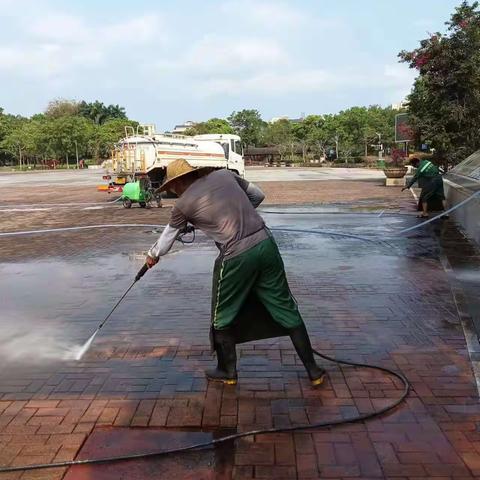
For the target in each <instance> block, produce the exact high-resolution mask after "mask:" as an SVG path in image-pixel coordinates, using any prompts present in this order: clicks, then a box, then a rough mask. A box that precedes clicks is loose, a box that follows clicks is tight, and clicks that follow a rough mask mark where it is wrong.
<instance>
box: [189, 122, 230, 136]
mask: <svg viewBox="0 0 480 480" xmlns="http://www.w3.org/2000/svg"><path fill="white" fill-rule="evenodd" d="M207 133H225V134H230V133H235V130H234V129H233V128H232V126H231V125H230V124H229V123H228V121H227V120H224V119H222V118H211V119H210V120H207V121H206V122H200V123H197V124H195V125H194V126H193V127H191V128H189V129H188V130H187V131H186V132H185V135H203V134H207Z"/></svg>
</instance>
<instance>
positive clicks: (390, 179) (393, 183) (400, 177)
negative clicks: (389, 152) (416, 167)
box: [383, 167, 408, 187]
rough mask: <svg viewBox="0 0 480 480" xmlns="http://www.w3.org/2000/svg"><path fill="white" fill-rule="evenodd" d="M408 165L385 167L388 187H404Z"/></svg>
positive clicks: (384, 171)
mask: <svg viewBox="0 0 480 480" xmlns="http://www.w3.org/2000/svg"><path fill="white" fill-rule="evenodd" d="M407 170H408V169H407V167H387V168H384V169H383V173H384V174H385V176H386V177H387V178H386V179H385V185H386V186H387V187H404V186H405V184H406V181H405V175H406V174H407Z"/></svg>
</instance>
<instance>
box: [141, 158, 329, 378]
mask: <svg viewBox="0 0 480 480" xmlns="http://www.w3.org/2000/svg"><path fill="white" fill-rule="evenodd" d="M161 190H162V191H166V190H169V191H173V192H174V193H175V194H177V195H178V197H179V199H178V200H177V203H176V204H175V206H174V207H173V210H172V213H171V217H170V221H169V223H168V225H167V226H166V228H165V229H164V230H163V232H162V234H161V236H160V238H159V239H158V241H157V242H156V243H155V244H154V245H153V246H152V247H151V249H150V250H149V252H148V255H147V258H146V265H147V266H148V267H149V268H151V267H153V266H154V265H155V264H156V263H157V262H158V260H159V258H160V257H161V256H162V255H165V254H166V253H168V251H169V250H170V248H171V247H172V245H173V243H174V242H175V240H176V239H177V237H178V236H179V235H180V234H181V232H182V231H184V229H185V227H186V226H187V223H190V224H192V225H193V226H194V227H196V228H198V229H200V230H202V231H203V232H204V233H205V234H206V235H207V236H209V237H210V238H212V239H213V240H214V241H215V243H216V245H217V247H218V249H219V250H220V253H219V256H218V258H217V259H216V261H215V267H214V273H213V288H212V312H211V330H210V332H211V335H210V337H211V345H212V349H213V350H215V351H216V354H217V367H216V368H215V369H212V370H208V371H207V372H206V376H207V378H208V379H209V380H212V381H219V382H223V383H225V384H236V383H237V368H236V360H237V357H236V349H235V346H236V344H237V343H242V342H245V341H251V340H257V339H261V338H269V337H276V336H281V335H288V336H289V337H290V339H291V340H292V343H293V345H294V347H295V350H296V351H297V354H298V356H299V357H300V359H301V361H302V363H303V365H304V366H305V369H306V371H307V373H308V376H309V378H310V381H311V383H312V385H314V386H318V385H320V384H321V383H322V382H323V380H324V377H325V370H324V369H322V368H320V367H319V366H318V365H317V363H316V361H315V359H314V356H313V351H312V346H311V344H310V339H309V336H308V333H307V329H306V327H305V324H304V322H303V319H302V317H301V315H300V312H299V310H298V306H297V303H296V301H295V299H294V297H293V295H292V293H291V292H290V289H289V286H288V282H287V278H286V275H285V270H284V265H283V261H282V258H281V256H280V253H279V250H278V247H277V244H276V243H275V240H274V239H273V236H272V234H271V233H270V231H269V230H268V229H267V227H266V226H265V222H264V221H263V219H262V217H261V216H260V215H259V214H258V213H257V212H256V210H255V208H256V207H258V206H259V205H260V203H261V202H262V201H263V199H264V194H263V192H262V191H261V190H260V189H259V188H258V187H257V186H255V185H254V184H252V183H250V182H248V181H246V180H244V179H243V178H241V177H240V176H238V175H236V174H234V173H232V172H230V171H228V170H225V169H223V170H216V171H213V172H211V170H210V169H206V168H197V169H196V168H194V167H192V166H191V165H190V164H189V163H188V162H187V161H185V160H176V161H174V162H172V163H171V164H169V165H168V167H167V176H166V179H165V181H164V183H163V184H162V186H161Z"/></svg>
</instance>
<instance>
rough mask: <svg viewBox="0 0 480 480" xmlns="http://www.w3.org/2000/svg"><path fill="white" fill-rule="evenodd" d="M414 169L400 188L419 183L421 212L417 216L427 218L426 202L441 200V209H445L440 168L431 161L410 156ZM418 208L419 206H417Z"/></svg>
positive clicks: (445, 216) (446, 216) (445, 203)
mask: <svg viewBox="0 0 480 480" xmlns="http://www.w3.org/2000/svg"><path fill="white" fill-rule="evenodd" d="M410 165H412V166H413V167H414V168H415V169H416V171H415V175H414V176H413V177H412V179H411V180H410V181H409V182H408V183H407V185H406V186H405V187H403V188H402V192H403V191H404V190H407V189H408V188H411V187H412V186H413V184H414V183H415V182H418V183H419V186H420V187H421V188H422V191H421V193H420V200H419V204H420V205H421V208H422V213H420V214H419V215H418V217H419V218H428V204H429V202H431V203H434V202H436V203H438V202H439V201H440V202H441V204H442V206H443V209H444V210H446V209H447V202H446V200H445V192H444V190H443V178H442V175H441V173H440V169H439V168H438V167H437V166H436V165H435V164H434V163H432V162H431V161H430V160H427V159H425V158H424V159H423V160H419V159H418V158H412V159H411V160H410ZM419 208H420V207H419ZM442 218H448V215H444V216H443V217H442Z"/></svg>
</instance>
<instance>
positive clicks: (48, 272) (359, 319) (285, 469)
mask: <svg viewBox="0 0 480 480" xmlns="http://www.w3.org/2000/svg"><path fill="white" fill-rule="evenodd" d="M264 210H267V208H264ZM268 210H269V211H274V209H273V210H272V209H271V208H269V209H268ZM283 210H284V209H283ZM295 210H296V211H297V213H298V208H297V209H292V210H290V212H288V213H287V214H282V215H277V214H274V213H265V214H264V216H265V218H266V220H267V222H268V224H269V225H270V226H271V227H272V229H273V230H274V235H275V237H276V239H277V241H278V243H279V246H280V250H281V252H282V254H283V257H284V260H285V265H286V270H287V273H288V278H289V281H290V285H291V288H292V291H293V293H294V295H295V296H296V298H297V300H298V303H299V306H300V310H301V312H302V314H303V316H304V318H305V322H306V324H307V327H308V329H309V331H310V332H311V335H312V342H313V343H314V346H315V347H316V348H317V349H319V350H321V351H324V352H325V353H327V354H329V355H332V356H338V357H340V358H348V359H352V360H356V361H364V362H371V363H380V364H384V365H386V366H388V367H391V368H394V369H398V370H400V371H401V372H403V373H404V374H405V375H406V376H407V377H408V379H409V380H410V382H411V383H412V386H413V390H412V392H411V394H410V396H409V398H408V400H407V402H406V404H404V405H403V406H402V407H401V408H399V409H398V410H396V411H395V412H394V413H392V414H390V415H388V416H385V417H383V418H381V419H376V420H373V421H371V422H368V423H366V424H358V425H351V426H345V427H342V428H339V429H335V430H325V431H308V432H301V433H295V434H292V433H284V434H271V435H267V436H256V437H255V438H249V439H244V440H241V441H237V442H236V443H235V444H234V445H233V447H232V448H233V452H232V453H231V457H229V460H228V462H229V466H230V467H231V469H230V470H231V471H230V470H228V471H225V472H223V473H221V474H220V473H218V475H216V476H214V477H212V478H236V479H247V478H299V479H303V478H352V477H354V478H396V479H399V478H402V479H405V478H417V479H419V478H433V477H437V476H438V477H442V478H476V477H477V476H479V475H480V457H479V455H478V454H479V450H480V433H479V432H478V421H479V420H480V406H479V405H478V392H477V387H476V383H475V377H474V375H473V372H472V363H471V361H470V356H469V350H468V347H467V342H466V339H465V334H466V333H465V332H467V337H468V340H469V342H470V344H471V345H472V346H473V347H474V346H475V342H474V341H473V340H474V339H472V336H471V335H470V336H469V331H468V328H469V325H471V316H470V314H471V313H475V312H474V311H473V310H471V309H470V310H469V308H470V307H468V306H466V307H465V309H464V310H462V309H461V308H460V314H459V308H457V307H458V301H457V300H458V298H459V297H458V298H457V296H456V295H455V293H459V292H460V291H462V289H461V286H460V287H459V286H458V285H456V286H455V285H453V284H452V282H451V276H452V272H451V271H449V270H448V268H447V269H445V267H446V263H445V259H447V260H448V255H450V258H453V257H452V251H456V253H457V255H456V257H457V259H459V258H461V255H460V254H459V253H460V252H461V251H463V252H465V248H466V246H465V244H463V245H461V244H460V243H459V239H458V238H457V239H456V237H455V234H454V232H456V230H455V228H454V226H453V224H451V223H450V222H444V223H442V224H436V225H434V226H433V227H431V228H426V229H421V230H417V231H416V232H415V233H414V234H412V235H410V236H408V237H399V236H397V235H396V233H397V232H398V231H400V230H401V229H403V228H406V227H408V226H411V225H414V224H415V223H418V220H417V219H416V218H414V217H413V216H412V215H410V212H406V211H396V212H384V211H383V210H382V209H381V208H377V209H376V210H373V211H372V209H368V208H365V209H362V210H360V211H359V210H358V209H356V212H352V211H349V210H348V209H347V208H346V207H345V206H342V207H337V208H332V209H326V208H324V209H323V210H322V209H318V208H317V209H316V211H317V213H312V209H308V208H307V207H302V210H301V211H302V212H304V213H303V214H301V215H299V214H296V213H294V211H295ZM282 229H283V230H282ZM286 229H290V230H297V231H284V230H286ZM307 229H314V230H316V231H317V233H307V232H300V231H298V230H307ZM157 236H158V234H155V233H152V232H151V229H147V228H136V229H134V228H126V229H124V230H121V231H112V230H106V231H102V232H99V231H96V232H81V233H73V232H65V233H62V234H51V235H50V234H49V235H32V236H28V237H18V238H12V237H10V238H9V237H4V238H0V254H1V263H0V292H1V293H0V295H1V302H2V314H1V316H0V324H1V329H0V359H1V361H2V365H3V366H4V368H3V369H2V371H1V372H0V412H1V413H0V444H1V446H2V450H1V451H0V463H1V464H2V465H10V464H14V465H19V464H24V463H38V462H51V461H54V460H57V461H58V460H60V459H68V458H74V457H75V456H76V455H78V454H79V451H80V449H81V447H82V445H83V444H84V442H85V440H87V438H88V436H89V435H92V436H91V437H90V438H89V439H88V440H87V443H86V444H85V445H86V447H88V448H87V450H86V451H84V452H83V453H81V454H80V455H82V456H84V455H87V453H88V455H90V456H92V455H93V454H94V453H95V452H96V450H95V448H92V447H91V445H95V444H94V443H89V442H94V440H92V439H94V438H95V436H99V437H98V438H102V435H103V434H104V433H102V432H101V431H100V430H99V429H100V427H102V428H105V427H112V429H113V430H116V428H120V427H123V428H126V427H136V428H137V427H142V428H145V427H150V428H151V429H161V430H160V432H162V431H163V432H164V433H165V432H167V433H168V432H176V431H178V430H186V431H187V434H186V437H187V439H189V440H191V441H194V437H195V435H208V433H205V432H216V431H219V430H221V429H232V430H235V431H246V430H250V429H254V428H255V429H257V428H262V427H272V426H290V425H303V424H309V423H313V422H316V421H323V420H326V419H327V418H346V417H349V416H351V415H355V414H357V413H364V412H367V411H370V410H372V409H374V408H379V407H381V406H383V405H384V404H385V402H389V401H391V399H392V398H397V397H398V396H399V395H400V394H401V389H402V386H401V385H400V384H399V382H397V381H396V380H394V379H392V378H390V377H388V376H383V375H382V374H379V373H376V372H370V371H366V370H362V369H354V368H345V369H340V368H339V367H338V366H336V365H332V364H327V365H325V367H326V368H327V371H328V373H329V379H328V381H327V382H326V385H325V386H324V387H322V388H321V389H319V390H316V391H315V390H312V389H311V388H310V386H309V383H308V379H307V378H306V374H305V372H304V370H303V367H302V366H301V364H300V361H299V359H298V358H297V357H296V355H295V353H294V351H293V348H292V346H291V343H290V342H289V340H288V339H285V338H281V339H270V340H265V341H261V342H255V343H250V344H245V345H242V346H240V347H239V348H238V353H239V384H238V386H237V387H222V386H219V385H216V384H210V385H208V384H207V382H206V381H205V379H204V377H203V370H204V369H205V368H208V367H209V366H211V365H212V364H213V363H214V359H213V357H212V356H211V354H210V351H209V342H208V330H209V308H210V282H211V272H212V266H213V260H214V258H215V255H216V251H215V248H214V247H213V246H212V244H211V242H210V241H208V240H207V239H206V238H205V237H204V236H203V235H201V234H199V235H198V236H197V241H196V242H195V244H193V245H185V246H181V245H177V246H176V247H175V250H176V252H175V253H173V254H172V255H169V256H168V257H166V258H164V259H162V261H161V262H160V263H159V264H158V265H157V266H156V267H155V268H154V269H153V270H151V271H149V272H148V273H147V274H146V276H145V277H144V278H143V279H142V280H141V282H139V283H138V284H137V285H136V286H135V287H134V288H133V289H132V291H131V292H130V294H129V295H128V297H127V298H126V300H125V302H124V303H122V304H121V305H120V307H119V308H118V310H117V311H116V312H115V314H114V315H113V316H112V317H111V319H110V321H109V323H107V325H106V326H105V327H104V329H103V330H102V332H101V335H99V336H98V337H97V339H96V340H95V342H94V344H93V345H92V347H91V349H90V350H89V351H88V352H87V354H86V355H85V356H84V357H83V358H82V360H81V361H79V362H77V361H74V360H73V359H72V356H71V352H72V351H74V350H75V348H77V347H78V346H79V345H81V344H82V343H83V342H84V341H85V340H86V339H87V338H88V336H89V335H90V334H91V333H92V332H93V330H94V329H95V328H96V326H97V325H98V323H99V322H100V321H101V320H102V319H103V317H104V316H105V315H106V314H107V313H108V311H109V309H110V308H111V306H112V305H113V304H114V303H115V302H116V301H117V299H118V298H119V297H120V296H121V295H122V293H123V292H124V291H125V290H126V288H128V286H129V285H130V283H131V282H132V280H133V277H134V275H135V273H136V272H137V270H138V269H139V268H140V266H141V265H142V263H143V258H144V254H145V252H146V251H147V250H148V248H149V246H150V245H151V244H152V243H153V242H154V241H155V240H156V237H157ZM456 242H457V243H456ZM447 244H449V245H448V247H449V249H450V250H448V249H447ZM459 245H460V246H459ZM15 249H17V250H18V251H19V252H22V251H26V252H28V254H25V255H22V254H20V255H19V256H16V255H14V254H12V251H15ZM452 249H453V250H452ZM455 249H456V250H455ZM461 249H462V250H461ZM448 252H450V253H448ZM475 255H476V253H475V251H474V250H472V251H471V256H472V257H473V256H475ZM454 264H455V262H453V261H452V265H454ZM472 265H473V264H472ZM456 266H457V267H458V262H457V264H456ZM473 268H476V267H473ZM469 275H470V276H471V275H473V277H472V278H475V279H476V278H477V277H476V275H477V273H476V271H473V272H469ZM469 279H470V280H471V277H469ZM464 280H465V279H464ZM470 280H468V281H470ZM452 285H453V286H452ZM454 287H457V290H455V288H454ZM452 288H453V293H452ZM27 292H28V293H27ZM464 293H465V292H464ZM468 296H469V293H468V291H467V297H468ZM460 306H461V305H460ZM470 332H471V330H470ZM471 354H472V355H473V356H474V354H475V352H474V351H473V350H472V349H471ZM472 358H473V360H474V361H475V360H476V357H475V358H474V357H472ZM162 429H163V430H162ZM102 431H103V430H102ZM147 431H148V432H150V429H149V430H147ZM156 431H157V430H155V432H156ZM92 432H93V433H92ZM188 432H191V436H190V437H189V436H188ZM199 432H200V433H199ZM172 434H173V433H172ZM114 435H115V434H114ZM132 435H141V432H140V433H138V431H135V432H134V433H132ZM152 435H155V433H152ZM130 438H133V437H130ZM172 438H173V437H172ZM125 442H126V443H127V444H129V441H127V440H125ZM132 443H133V444H135V442H133V441H132ZM160 443H161V442H160ZM164 443H165V442H164ZM167 443H168V442H167ZM89 445H90V446H89ZM162 445H163V444H162ZM134 446H135V445H134ZM140 446H141V445H139V447H140ZM85 452H86V453H85ZM215 458H216V457H215V455H213V456H212V453H211V452H206V453H205V457H201V459H202V460H201V463H202V465H208V462H213V463H215V462H216V460H215ZM222 461H223V460H222ZM172 462H173V463H172ZM189 462H190V463H189ZM191 462H192V460H191V458H187V457H186V458H185V459H183V460H182V457H176V459H174V460H171V461H170V460H169V463H168V465H167V466H165V468H167V469H168V471H169V472H177V473H178V476H179V478H184V477H182V475H183V474H182V472H186V471H187V470H188V468H190V467H189V465H190V466H191ZM136 469H137V467H135V468H134V469H133V471H137V472H138V471H139V470H136ZM185 469H187V470H185ZM72 472H73V470H72ZM72 472H70V473H69V474H68V476H67V477H66V478H68V479H72V478H97V477H96V476H95V475H96V474H95V471H94V470H92V471H89V475H90V477H80V476H78V477H77V476H74V475H73V473H72ZM64 473H65V470H63V469H62V470H57V471H42V472H41V474H35V475H34V474H31V473H26V474H25V475H24V476H22V477H21V478H45V479H54V478H62V475H64ZM173 474H174V473H172V476H173ZM132 475H133V474H132ZM184 475H186V474H184ZM3 478H20V476H19V475H18V476H15V475H13V476H12V475H11V476H8V477H7V476H6V475H4V476H2V475H0V479H3ZM98 478H100V477H98ZM105 478H110V477H105ZM129 478H134V477H133V476H129ZM137 478H142V476H141V475H140V474H137ZM159 478H162V477H159ZM187 478H188V477H187ZM195 478H204V477H195ZM205 478H210V477H205Z"/></svg>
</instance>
